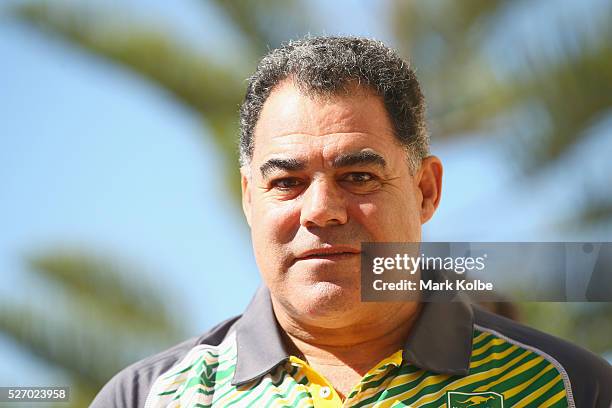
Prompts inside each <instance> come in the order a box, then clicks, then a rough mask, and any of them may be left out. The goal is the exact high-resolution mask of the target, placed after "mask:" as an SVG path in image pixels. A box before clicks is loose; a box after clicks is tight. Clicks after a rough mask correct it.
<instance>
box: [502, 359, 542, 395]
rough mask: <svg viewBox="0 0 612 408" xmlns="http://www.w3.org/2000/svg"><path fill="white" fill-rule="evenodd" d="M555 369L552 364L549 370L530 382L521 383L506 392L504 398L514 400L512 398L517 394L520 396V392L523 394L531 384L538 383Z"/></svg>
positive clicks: (540, 373) (534, 377)
mask: <svg viewBox="0 0 612 408" xmlns="http://www.w3.org/2000/svg"><path fill="white" fill-rule="evenodd" d="M553 368H554V367H553V366H552V364H551V365H549V366H548V368H546V369H544V370H542V371H540V372H539V373H538V374H537V375H535V376H533V377H532V378H530V379H529V381H527V382H524V383H521V384H519V385H517V386H516V387H514V388H510V389H509V390H507V391H506V392H504V397H505V398H512V397H514V396H515V395H516V394H518V393H519V392H522V391H523V390H524V389H525V388H527V387H529V386H530V385H531V384H533V383H534V382H536V381H537V380H538V378H540V377H542V376H543V375H544V374H546V373H548V372H549V371H550V370H552V369H553Z"/></svg>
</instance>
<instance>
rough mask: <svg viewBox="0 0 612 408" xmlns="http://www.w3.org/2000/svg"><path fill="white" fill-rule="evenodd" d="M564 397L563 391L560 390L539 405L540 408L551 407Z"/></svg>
mask: <svg viewBox="0 0 612 408" xmlns="http://www.w3.org/2000/svg"><path fill="white" fill-rule="evenodd" d="M564 397H565V390H561V391H559V392H558V393H556V394H555V395H553V396H552V397H550V398H549V399H547V400H546V401H544V403H543V404H542V405H540V408H546V407H550V406H551V405H553V404H555V403H557V402H559V401H561V399H562V398H564Z"/></svg>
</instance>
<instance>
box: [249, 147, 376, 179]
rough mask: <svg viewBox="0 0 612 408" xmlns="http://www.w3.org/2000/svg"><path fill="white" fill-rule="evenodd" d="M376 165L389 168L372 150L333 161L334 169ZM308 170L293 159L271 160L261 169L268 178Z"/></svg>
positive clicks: (300, 162) (301, 163) (350, 154)
mask: <svg viewBox="0 0 612 408" xmlns="http://www.w3.org/2000/svg"><path fill="white" fill-rule="evenodd" d="M366 164H375V165H378V166H380V167H382V168H385V167H386V166H387V162H386V161H385V159H384V158H383V157H382V156H381V155H380V154H378V153H376V152H374V151H372V150H362V151H359V152H354V153H345V154H341V155H339V156H338V157H336V158H335V159H334V160H333V161H332V167H333V168H340V167H349V166H356V165H366ZM305 168H306V163H304V162H303V161H300V160H297V159H292V158H271V159H268V160H266V162H265V163H264V164H262V165H261V166H260V167H259V171H260V172H261V176H262V177H263V178H266V177H267V176H269V175H270V173H272V172H273V171H274V170H285V171H299V170H304V169H305Z"/></svg>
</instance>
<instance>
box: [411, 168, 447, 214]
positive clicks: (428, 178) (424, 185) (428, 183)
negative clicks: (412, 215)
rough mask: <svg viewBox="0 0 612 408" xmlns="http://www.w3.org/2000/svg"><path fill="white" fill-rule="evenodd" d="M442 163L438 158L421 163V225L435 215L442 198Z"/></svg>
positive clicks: (419, 183)
mask: <svg viewBox="0 0 612 408" xmlns="http://www.w3.org/2000/svg"><path fill="white" fill-rule="evenodd" d="M442 171H443V170H442V162H441V161H440V159H438V158H437V157H436V156H429V157H427V158H425V159H423V161H422V162H421V168H420V169H419V172H418V174H417V177H418V186H419V190H421V196H422V197H423V199H422V201H421V224H425V223H426V222H427V221H429V219H430V218H431V217H432V216H433V215H434V213H435V212H436V209H437V208H438V205H439V204H440V197H441V196H442Z"/></svg>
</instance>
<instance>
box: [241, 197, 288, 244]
mask: <svg viewBox="0 0 612 408" xmlns="http://www.w3.org/2000/svg"><path fill="white" fill-rule="evenodd" d="M253 209H254V211H253V220H252V222H251V224H252V225H251V230H252V235H253V238H254V239H253V242H254V243H255V244H256V245H257V244H259V245H261V246H264V247H267V248H269V249H272V248H274V247H277V248H278V247H280V246H282V245H284V244H287V243H288V242H290V241H291V239H292V237H293V236H294V235H295V232H296V231H297V228H298V227H299V219H300V217H299V211H298V210H297V208H296V206H295V203H293V202H290V201H284V202H278V201H277V202H273V203H271V202H266V201H264V200H262V201H261V202H258V203H254V206H253ZM255 238H256V239H255Z"/></svg>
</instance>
